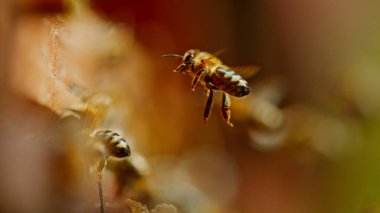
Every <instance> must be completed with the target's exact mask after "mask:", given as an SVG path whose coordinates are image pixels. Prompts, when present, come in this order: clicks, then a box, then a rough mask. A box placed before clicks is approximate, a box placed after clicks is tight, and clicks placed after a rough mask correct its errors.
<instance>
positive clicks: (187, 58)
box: [182, 50, 197, 65]
mask: <svg viewBox="0 0 380 213" xmlns="http://www.w3.org/2000/svg"><path fill="white" fill-rule="evenodd" d="M196 53H197V51H196V50H188V51H186V52H185V54H184V55H183V58H182V63H183V64H185V65H191V64H193V59H194V57H195V54H196Z"/></svg>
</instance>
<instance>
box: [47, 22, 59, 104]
mask: <svg viewBox="0 0 380 213" xmlns="http://www.w3.org/2000/svg"><path fill="white" fill-rule="evenodd" d="M49 21H50V39H49V71H50V73H51V78H50V80H49V84H48V87H49V97H48V100H49V105H50V107H51V108H52V109H56V106H57V87H56V81H57V76H58V70H59V49H60V36H61V34H60V31H61V26H62V22H61V21H60V20H59V17H58V16H51V17H49Z"/></svg>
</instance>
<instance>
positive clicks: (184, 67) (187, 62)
mask: <svg viewBox="0 0 380 213" xmlns="http://www.w3.org/2000/svg"><path fill="white" fill-rule="evenodd" d="M198 53H199V50H193V49H192V50H188V51H186V52H185V54H184V55H183V56H181V55H177V54H166V55H162V57H171V58H180V59H182V62H181V64H180V65H179V66H178V67H177V69H175V70H174V72H180V73H188V72H190V71H189V68H190V67H191V66H192V65H193V63H194V58H195V56H196V55H197V54H198Z"/></svg>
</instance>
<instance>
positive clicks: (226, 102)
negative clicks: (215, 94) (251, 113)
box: [221, 92, 234, 127]
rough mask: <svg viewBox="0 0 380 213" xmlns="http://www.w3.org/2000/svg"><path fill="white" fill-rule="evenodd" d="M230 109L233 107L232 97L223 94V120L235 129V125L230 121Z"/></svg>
mask: <svg viewBox="0 0 380 213" xmlns="http://www.w3.org/2000/svg"><path fill="white" fill-rule="evenodd" d="M230 107H231V100H230V97H229V96H228V95H227V94H226V93H224V92H223V99H222V109H221V111H222V116H223V119H224V121H225V122H226V123H227V124H228V125H229V126H231V127H233V126H234V125H233V124H232V123H231V121H230V119H231V111H230Z"/></svg>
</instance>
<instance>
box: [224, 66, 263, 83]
mask: <svg viewBox="0 0 380 213" xmlns="http://www.w3.org/2000/svg"><path fill="white" fill-rule="evenodd" d="M230 68H231V69H232V70H233V71H235V72H236V74H238V75H240V76H241V77H243V78H244V79H246V80H247V79H250V78H252V77H253V76H254V75H256V73H257V72H258V71H259V70H260V67H258V66H232V67H230Z"/></svg>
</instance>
